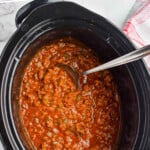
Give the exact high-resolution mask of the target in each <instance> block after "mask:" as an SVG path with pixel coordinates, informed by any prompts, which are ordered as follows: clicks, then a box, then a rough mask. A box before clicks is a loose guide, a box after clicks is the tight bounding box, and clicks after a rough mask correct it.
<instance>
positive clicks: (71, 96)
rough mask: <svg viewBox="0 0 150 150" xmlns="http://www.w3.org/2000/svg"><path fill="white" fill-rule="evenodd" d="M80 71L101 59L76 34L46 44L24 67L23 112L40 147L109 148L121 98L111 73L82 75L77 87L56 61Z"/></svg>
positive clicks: (115, 133)
mask: <svg viewBox="0 0 150 150" xmlns="http://www.w3.org/2000/svg"><path fill="white" fill-rule="evenodd" d="M56 63H63V64H67V65H69V66H71V67H72V68H73V69H74V70H76V71H77V72H78V73H79V74H81V73H82V72H83V71H85V70H87V69H90V68H92V67H95V66H97V65H99V64H100V62H99V60H98V59H97V57H96V56H95V55H94V53H93V51H92V50H91V49H90V48H87V47H86V46H84V45H83V44H82V43H80V42H78V41H76V40H75V39H72V38H63V39H59V40H56V41H53V42H50V43H49V44H46V45H44V46H42V47H41V48H40V49H39V50H38V52H37V53H36V54H35V56H34V57H33V58H32V60H31V61H30V62H29V64H28V65H27V67H26V68H25V71H24V75H23V79H22V83H21V91H20V96H19V97H20V98H19V100H20V109H19V111H20V114H21V117H22V120H23V125H24V127H25V128H26V130H27V132H28V134H29V137H30V139H31V141H32V142H33V144H34V146H35V147H36V149H38V150H84V149H89V150H111V149H114V148H115V144H116V141H117V137H118V132H119V128H120V99H119V96H118V92H117V89H116V85H115V83H114V81H113V77H112V75H111V73H110V72H109V71H108V70H106V71H103V72H98V73H93V74H90V75H88V76H82V77H81V80H80V87H79V89H77V90H76V89H75V85H74V82H73V80H72V78H71V77H70V76H69V75H68V74H67V72H65V71H64V70H63V69H61V68H59V67H57V66H56Z"/></svg>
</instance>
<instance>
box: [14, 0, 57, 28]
mask: <svg viewBox="0 0 150 150" xmlns="http://www.w3.org/2000/svg"><path fill="white" fill-rule="evenodd" d="M56 1H58V0H34V1H32V2H30V3H28V4H26V5H24V6H23V7H22V8H20V9H19V11H18V12H17V14H16V18H15V23H16V27H17V28H18V27H19V26H20V25H21V24H22V22H23V21H24V20H25V19H26V17H27V16H28V15H30V13H31V12H32V11H33V10H34V9H35V8H37V7H39V6H41V5H43V4H47V3H52V2H56Z"/></svg>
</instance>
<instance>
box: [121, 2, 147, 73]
mask: <svg viewBox="0 0 150 150" xmlns="http://www.w3.org/2000/svg"><path fill="white" fill-rule="evenodd" d="M128 18H129V19H128V21H127V23H126V24H125V27H124V28H123V31H124V32H125V34H126V35H127V36H128V37H129V38H130V39H131V40H132V41H133V43H134V44H135V45H136V46H137V47H138V48H139V47H142V46H144V45H148V44H150V0H137V1H136V2H135V4H134V6H133V8H132V10H131V12H130V14H129V17H128ZM144 60H145V62H146V64H147V66H148V69H149V71H150V55H149V56H146V57H145V58H144Z"/></svg>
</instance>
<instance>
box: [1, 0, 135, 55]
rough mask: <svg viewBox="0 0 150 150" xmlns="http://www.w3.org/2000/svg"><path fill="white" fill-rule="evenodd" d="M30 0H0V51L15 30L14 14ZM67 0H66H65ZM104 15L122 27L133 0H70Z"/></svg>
mask: <svg viewBox="0 0 150 150" xmlns="http://www.w3.org/2000/svg"><path fill="white" fill-rule="evenodd" d="M29 1H31V0H0V53H1V52H2V49H3V47H4V46H5V44H6V42H7V41H8V39H9V38H10V37H11V35H12V34H13V32H14V31H15V30H16V26H15V15H16V12H17V11H18V9H19V8H21V6H23V5H24V4H26V3H28V2H29ZM67 1H68V0H67ZM72 1H73V2H76V3H78V4H80V5H82V6H85V7H86V8H88V9H90V10H92V11H94V12H96V13H98V14H100V15H102V16H104V17H106V18H107V19H109V20H110V21H111V22H113V23H114V24H115V25H116V26H117V27H118V28H120V29H122V27H123V25H124V23H125V21H126V18H127V16H128V14H129V11H130V10H131V8H132V6H133V4H134V2H135V0H72Z"/></svg>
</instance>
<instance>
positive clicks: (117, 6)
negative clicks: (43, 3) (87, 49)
mask: <svg viewBox="0 0 150 150" xmlns="http://www.w3.org/2000/svg"><path fill="white" fill-rule="evenodd" d="M29 1H31V0H0V54H1V52H2V50H3V48H4V46H5V44H6V42H7V41H8V40H9V38H10V37H11V35H12V34H13V32H14V31H15V30H16V26H15V15H16V12H17V11H18V9H19V8H21V6H23V5H24V4H26V3H28V2H29ZM72 1H73V2H76V3H78V4H80V5H82V6H85V7H86V8H88V9H90V10H92V11H94V12H96V13H98V14H100V15H102V16H104V17H106V18H107V19H109V20H110V21H111V22H112V23H114V24H115V25H116V26H117V27H118V28H120V29H122V27H123V25H124V23H125V21H126V18H127V16H128V14H129V12H130V10H131V8H132V6H133V4H134V3H135V1H136V0H72ZM0 150H3V147H2V144H1V143H0Z"/></svg>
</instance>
